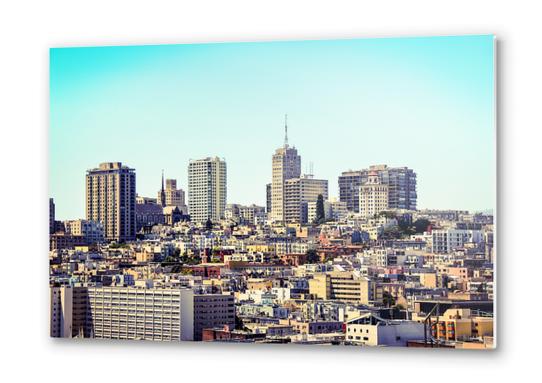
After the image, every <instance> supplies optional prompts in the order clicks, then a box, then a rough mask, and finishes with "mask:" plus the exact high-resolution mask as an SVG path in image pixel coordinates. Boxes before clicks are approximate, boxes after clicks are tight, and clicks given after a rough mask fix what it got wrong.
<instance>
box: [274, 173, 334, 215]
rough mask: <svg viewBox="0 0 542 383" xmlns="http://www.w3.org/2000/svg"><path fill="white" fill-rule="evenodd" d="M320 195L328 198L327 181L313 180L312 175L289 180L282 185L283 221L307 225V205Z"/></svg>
mask: <svg viewBox="0 0 542 383" xmlns="http://www.w3.org/2000/svg"><path fill="white" fill-rule="evenodd" d="M319 195H322V196H323V198H324V201H325V200H327V198H328V182H327V180H319V179H314V178H313V177H312V175H304V176H302V177H301V178H291V179H288V180H286V181H285V183H284V219H283V220H284V221H285V222H294V223H308V222H309V219H308V204H309V203H311V202H316V201H317V200H318V196H319Z"/></svg>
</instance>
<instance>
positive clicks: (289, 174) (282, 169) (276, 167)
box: [271, 121, 301, 221]
mask: <svg viewBox="0 0 542 383" xmlns="http://www.w3.org/2000/svg"><path fill="white" fill-rule="evenodd" d="M284 130H285V135H284V146H283V147H281V148H278V149H277V150H276V151H275V154H274V155H273V169H272V170H273V172H272V174H273V178H272V180H271V220H272V221H284V220H285V216H284V210H285V198H284V185H285V182H286V181H287V180H289V179H292V178H299V177H300V175H301V156H299V155H298V154H297V149H296V148H295V147H292V148H291V147H289V146H288V123H287V121H285V124H284Z"/></svg>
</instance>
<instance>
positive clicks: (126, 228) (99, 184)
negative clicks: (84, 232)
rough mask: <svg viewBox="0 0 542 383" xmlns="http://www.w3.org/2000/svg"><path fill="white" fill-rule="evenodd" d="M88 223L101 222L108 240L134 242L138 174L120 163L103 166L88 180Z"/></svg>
mask: <svg viewBox="0 0 542 383" xmlns="http://www.w3.org/2000/svg"><path fill="white" fill-rule="evenodd" d="M86 183H87V185H86V197H87V201H86V212H87V220H91V221H97V222H101V224H102V225H103V228H104V234H105V238H106V239H107V240H114V241H121V242H122V241H131V240H134V239H135V233H136V217H135V201H136V176H135V170H134V169H131V168H129V167H127V166H122V163H121V162H104V163H101V164H100V166H99V167H98V168H96V169H90V170H88V171H87V176H86Z"/></svg>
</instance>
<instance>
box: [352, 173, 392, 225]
mask: <svg viewBox="0 0 542 383" xmlns="http://www.w3.org/2000/svg"><path fill="white" fill-rule="evenodd" d="M388 193H389V186H388V185H384V184H382V183H381V182H380V177H379V176H378V173H377V172H376V171H371V172H369V176H368V177H367V182H365V183H364V184H363V185H361V186H360V192H359V213H360V214H361V216H362V217H364V218H371V217H374V216H375V215H377V214H378V213H380V212H382V211H385V210H387V209H388V208H389V200H388Z"/></svg>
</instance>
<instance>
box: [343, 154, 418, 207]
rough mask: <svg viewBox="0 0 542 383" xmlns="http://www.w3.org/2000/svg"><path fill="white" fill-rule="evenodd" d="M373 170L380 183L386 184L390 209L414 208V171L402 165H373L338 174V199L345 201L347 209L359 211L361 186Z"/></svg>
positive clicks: (415, 193) (415, 197) (415, 195)
mask: <svg viewBox="0 0 542 383" xmlns="http://www.w3.org/2000/svg"><path fill="white" fill-rule="evenodd" d="M373 171H375V172H377V174H378V177H379V179H380V182H381V183H382V184H384V185H388V188H389V189H388V193H389V195H388V205H389V208H390V209H402V210H416V204H417V192H416V173H415V172H414V171H413V170H412V169H409V168H408V167H404V166H403V167H388V166H387V165H373V166H370V167H369V168H368V169H362V170H349V171H346V172H343V173H342V174H341V175H340V176H339V180H338V182H339V199H340V200H341V201H342V202H345V203H346V206H347V209H348V210H349V211H353V212H356V213H359V212H360V210H359V208H360V207H359V198H360V196H359V193H360V190H361V186H362V185H363V184H365V183H366V182H367V181H368V178H369V173H370V172H373Z"/></svg>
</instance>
